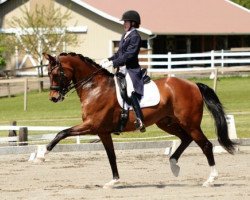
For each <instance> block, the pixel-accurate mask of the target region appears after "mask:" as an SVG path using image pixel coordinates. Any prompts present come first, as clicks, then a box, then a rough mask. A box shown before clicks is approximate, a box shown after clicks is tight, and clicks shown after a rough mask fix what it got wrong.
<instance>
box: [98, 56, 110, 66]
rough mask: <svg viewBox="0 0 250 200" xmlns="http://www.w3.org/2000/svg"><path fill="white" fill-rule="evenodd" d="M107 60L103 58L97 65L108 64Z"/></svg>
mask: <svg viewBox="0 0 250 200" xmlns="http://www.w3.org/2000/svg"><path fill="white" fill-rule="evenodd" d="M108 61H109V60H108V59H107V58H105V59H102V60H101V61H100V63H99V65H101V66H102V65H103V64H104V63H105V62H108Z"/></svg>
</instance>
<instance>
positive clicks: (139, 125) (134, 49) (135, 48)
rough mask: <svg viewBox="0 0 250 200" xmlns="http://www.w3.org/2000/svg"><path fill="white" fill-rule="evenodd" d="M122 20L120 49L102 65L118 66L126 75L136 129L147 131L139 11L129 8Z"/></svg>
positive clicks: (105, 66)
mask: <svg viewBox="0 0 250 200" xmlns="http://www.w3.org/2000/svg"><path fill="white" fill-rule="evenodd" d="M121 20H122V21H124V23H123V26H124V30H125V33H124V34H123V35H122V38H121V41H120V43H119V49H118V51H117V52H116V53H115V54H114V55H113V56H111V57H110V58H108V59H104V60H102V61H101V62H100V65H101V66H102V67H104V68H108V67H114V68H118V69H119V71H120V72H121V73H123V74H124V75H125V79H126V82H127V93H128V97H129V98H130V100H131V104H132V107H133V109H134V112H135V114H136V121H135V126H136V129H137V130H140V131H141V132H145V131H146V129H145V126H144V124H143V114H142V111H141V108H140V105H139V101H140V100H141V97H142V96H143V90H144V88H143V77H142V72H141V67H140V65H139V60H138V54H139V51H140V45H141V37H140V35H139V33H138V32H137V30H136V28H139V26H140V24H141V18H140V15H139V13H138V12H137V11H134V10H129V11H127V12H125V13H124V14H123V15H122V19H121Z"/></svg>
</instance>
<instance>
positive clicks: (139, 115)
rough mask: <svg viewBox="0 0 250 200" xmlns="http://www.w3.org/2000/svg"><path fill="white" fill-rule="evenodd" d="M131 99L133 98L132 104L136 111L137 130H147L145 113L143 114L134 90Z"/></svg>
mask: <svg viewBox="0 0 250 200" xmlns="http://www.w3.org/2000/svg"><path fill="white" fill-rule="evenodd" d="M130 99H131V104H132V106H133V109H134V112H135V115H136V120H135V127H136V130H140V131H141V132H145V131H146V129H145V126H144V124H143V114H142V111H141V108H140V105H139V102H138V99H137V97H136V94H135V93H134V92H133V93H132V95H131V98H130Z"/></svg>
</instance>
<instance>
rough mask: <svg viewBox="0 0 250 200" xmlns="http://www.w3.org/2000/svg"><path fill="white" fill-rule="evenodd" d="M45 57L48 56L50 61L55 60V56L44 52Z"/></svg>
mask: <svg viewBox="0 0 250 200" xmlns="http://www.w3.org/2000/svg"><path fill="white" fill-rule="evenodd" d="M43 56H44V58H46V59H47V60H48V61H49V62H51V61H54V60H55V58H54V57H53V56H51V55H49V54H47V53H45V52H44V53H43Z"/></svg>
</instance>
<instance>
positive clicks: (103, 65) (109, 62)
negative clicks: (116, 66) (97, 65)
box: [101, 61, 113, 68]
mask: <svg viewBox="0 0 250 200" xmlns="http://www.w3.org/2000/svg"><path fill="white" fill-rule="evenodd" d="M101 66H102V67H103V68H109V67H113V62H112V61H107V62H105V63H103V64H102V65H101Z"/></svg>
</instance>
